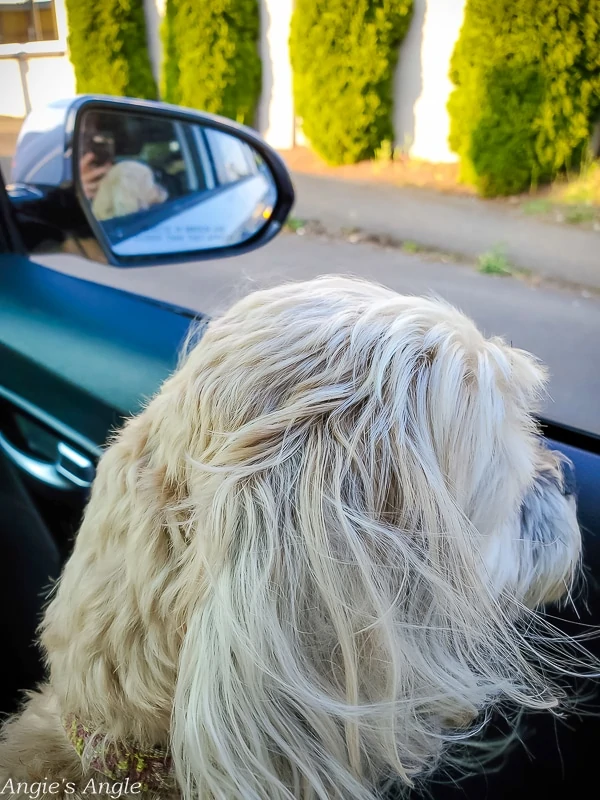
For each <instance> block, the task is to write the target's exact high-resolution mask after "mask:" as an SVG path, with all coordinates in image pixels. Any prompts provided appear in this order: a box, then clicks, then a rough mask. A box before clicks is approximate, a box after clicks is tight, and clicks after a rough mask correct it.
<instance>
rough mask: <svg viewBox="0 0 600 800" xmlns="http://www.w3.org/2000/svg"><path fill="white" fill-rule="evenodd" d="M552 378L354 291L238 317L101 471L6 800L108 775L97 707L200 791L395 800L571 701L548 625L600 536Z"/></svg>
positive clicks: (175, 379) (18, 721) (239, 310)
mask: <svg viewBox="0 0 600 800" xmlns="http://www.w3.org/2000/svg"><path fill="white" fill-rule="evenodd" d="M544 378H545V376H544V371H543V369H542V368H541V367H540V366H539V364H538V363H537V362H536V361H535V360H534V359H533V358H532V357H531V356H529V355H528V354H527V353H525V352H523V351H521V350H517V349H513V348H511V347H509V346H508V345H506V344H504V343H503V342H502V341H501V340H498V339H492V340H487V339H485V338H484V337H483V336H482V335H481V333H480V332H479V331H478V330H477V328H476V327H475V326H474V325H473V323H472V322H471V321H470V320H468V319H467V318H466V317H464V316H463V315H462V314H461V313H459V312H458V311H457V310H455V309H454V308H452V307H451V306H449V305H446V304H445V303H442V302H439V301H436V300H430V299H423V298H419V297H403V296H400V295H397V294H396V293H394V292H392V291H390V290H387V289H384V288H382V287H379V286H376V285H372V284H369V283H366V282H362V281H356V280H351V279H346V278H338V277H333V278H322V279H319V280H315V281H309V282H306V283H296V284H287V285H284V286H281V287H278V288H275V289H271V290H267V291H260V292H255V293H253V294H251V295H249V296H248V297H246V298H245V299H243V300H241V301H240V302H238V303H237V304H236V305H234V306H233V308H232V309H231V310H230V311H229V312H227V313H226V314H224V315H223V316H222V317H221V318H218V319H215V320H214V321H212V322H211V323H210V324H209V325H208V327H207V330H206V332H205V333H204V336H203V338H202V340H201V341H200V343H199V344H197V345H196V346H194V347H192V348H190V351H189V354H188V355H187V356H186V358H185V360H184V362H183V364H182V366H181V367H180V369H179V370H178V371H177V372H176V373H175V374H174V375H173V376H172V377H171V378H170V379H169V380H168V381H167V382H166V383H165V384H164V386H163V387H162V389H161V391H160V393H159V394H158V395H157V396H156V397H155V398H154V399H153V400H152V401H151V402H150V403H149V405H148V406H147V408H146V409H145V411H144V412H143V413H142V414H140V415H139V416H138V417H136V418H134V419H131V420H130V421H129V422H128V423H127V424H126V425H125V427H124V428H123V429H122V430H121V431H120V433H119V434H118V436H117V437H116V438H115V440H114V442H113V444H112V445H111V447H110V448H109V449H108V451H107V452H106V454H105V455H104V457H103V458H102V460H101V463H100V465H99V469H98V475H97V478H96V481H95V484H94V487H93V491H92V496H91V500H90V503H89V506H88V508H87V511H86V514H85V519H84V522H83V525H82V527H81V531H80V533H79V535H78V538H77V542H76V545H75V549H74V552H73V555H72V557H71V559H70V560H69V562H68V563H67V566H66V568H65V570H64V574H63V576H62V578H61V580H60V583H59V586H58V591H57V592H56V595H55V597H54V599H53V600H52V603H51V605H50V606H49V608H48V610H47V613H46V615H45V619H44V622H43V633H42V643H43V646H44V648H45V651H46V653H47V657H48V662H49V665H50V671H51V672H50V679H49V683H48V685H47V686H45V687H44V688H43V689H42V690H41V691H40V692H37V693H33V694H32V695H31V696H30V699H29V701H28V703H27V705H26V707H25V709H24V711H23V712H22V714H21V715H20V716H19V717H16V718H14V719H13V720H11V721H10V722H9V723H8V724H7V725H6V727H5V729H4V734H3V740H2V743H1V744H0V784H1V783H2V782H3V781H4V780H5V779H6V778H7V777H9V776H10V777H12V778H13V779H15V780H22V781H25V780H28V781H32V780H44V779H45V780H47V781H51V780H53V779H54V780H59V781H60V780H61V779H66V780H74V781H78V782H79V784H81V783H82V782H83V781H84V780H85V779H87V778H89V776H90V775H91V774H92V773H91V771H90V770H89V768H87V767H86V766H85V764H83V765H82V762H81V760H80V759H79V757H78V756H77V755H76V753H75V751H74V749H73V748H72V747H71V745H70V744H69V743H68V742H67V739H66V736H65V733H64V731H63V728H62V726H61V722H60V717H61V715H62V714H66V713H69V712H72V713H74V714H76V715H78V717H79V718H80V719H82V720H85V721H86V723H88V724H89V725H91V726H92V727H93V728H94V729H97V730H99V731H102V732H103V733H104V734H105V735H106V737H107V741H112V740H115V741H127V742H136V743H137V744H139V745H140V746H141V747H147V746H151V745H157V746H164V747H167V746H169V747H170V748H171V752H172V755H173V758H174V760H175V765H176V774H177V780H178V786H179V789H178V792H177V794H178V796H179V795H180V796H183V797H185V798H192V797H196V798H201V800H211V799H215V800H216V798H219V800H224V799H225V798H226V799H227V800H234V798H243V799H244V800H258V798H270V799H272V800H284V798H285V799H286V800H287V799H289V798H302V800H314V799H315V798H319V799H320V800H325V798H327V799H328V800H329V799H330V798H353V799H355V800H372V798H374V797H376V796H377V788H378V786H380V785H381V783H382V782H383V781H385V780H386V779H388V778H396V779H397V780H399V781H400V782H403V783H404V784H410V783H411V781H412V780H413V778H414V776H417V775H420V774H423V773H426V772H427V771H428V770H430V769H431V768H432V767H433V766H434V765H436V764H438V763H439V761H440V756H441V755H442V754H443V752H444V751H445V745H446V744H447V742H449V741H453V740H456V739H459V738H461V737H465V738H466V737H468V736H469V735H470V734H471V731H472V725H471V723H472V722H473V721H474V720H475V718H476V717H478V716H479V715H480V714H481V712H482V711H484V710H485V709H487V708H489V707H490V705H491V704H492V703H494V704H495V703H499V702H502V701H510V702H511V703H512V704H516V705H517V706H519V707H522V708H536V709H543V708H551V707H553V706H554V705H555V704H556V703H557V696H556V695H555V693H554V692H553V688H552V683H551V672H552V669H551V668H552V657H551V654H550V655H549V650H548V646H547V645H548V643H547V642H546V646H545V649H544V653H543V655H541V656H540V655H539V654H538V652H537V650H536V640H534V639H528V638H527V636H526V634H525V629H526V628H529V627H530V625H531V623H532V622H533V621H534V620H535V612H534V611H532V610H529V609H533V608H534V607H535V606H538V605H539V604H542V603H545V602H548V601H553V600H556V599H558V598H559V597H561V596H562V595H563V594H565V592H567V591H568V589H569V587H570V584H571V582H572V579H573V576H574V575H575V573H576V571H577V566H578V563H579V558H580V532H579V530H578V527H577V522H576V516H575V502H574V499H573V496H572V492H571V485H570V484H571V481H570V478H569V475H568V472H569V471H568V469H566V470H565V469H564V468H562V467H561V459H560V458H559V456H558V455H556V454H554V453H551V452H550V451H548V450H547V449H545V447H544V446H543V444H542V442H541V439H540V437H539V435H538V431H537V429H536V424H535V422H534V420H533V417H532V413H533V412H534V411H535V410H536V405H537V402H538V398H539V396H540V392H541V390H542V387H543V384H544ZM565 476H566V477H565ZM538 656H539V657H538ZM86 797H89V794H87V795H86Z"/></svg>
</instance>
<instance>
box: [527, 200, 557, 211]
mask: <svg viewBox="0 0 600 800" xmlns="http://www.w3.org/2000/svg"><path fill="white" fill-rule="evenodd" d="M551 210H552V202H551V201H550V200H542V199H541V198H540V199H538V200H529V202H527V203H524V205H523V211H524V212H525V213H526V214H547V213H548V211H551Z"/></svg>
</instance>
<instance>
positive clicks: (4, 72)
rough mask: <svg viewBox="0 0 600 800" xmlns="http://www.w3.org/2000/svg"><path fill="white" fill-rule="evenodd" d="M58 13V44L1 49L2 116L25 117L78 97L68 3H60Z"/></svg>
mask: <svg viewBox="0 0 600 800" xmlns="http://www.w3.org/2000/svg"><path fill="white" fill-rule="evenodd" d="M55 9H56V26H57V29H58V39H57V40H56V41H52V42H28V43H26V44H2V45H0V86H2V87H3V91H2V93H0V116H7V117H24V116H25V115H26V114H27V113H28V112H29V111H30V109H31V108H33V107H35V106H39V105H43V104H44V103H48V102H52V101H53V100H60V99H61V98H63V97H69V95H72V94H75V74H74V72H73V66H72V64H71V62H70V61H69V57H68V55H67V34H68V31H67V15H66V11H65V5H64V0H56V4H55Z"/></svg>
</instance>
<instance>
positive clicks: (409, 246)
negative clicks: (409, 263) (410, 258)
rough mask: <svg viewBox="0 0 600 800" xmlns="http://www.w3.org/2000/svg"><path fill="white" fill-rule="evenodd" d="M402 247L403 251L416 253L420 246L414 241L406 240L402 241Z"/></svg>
mask: <svg viewBox="0 0 600 800" xmlns="http://www.w3.org/2000/svg"><path fill="white" fill-rule="evenodd" d="M402 249H403V250H404V252H405V253H418V252H419V250H421V247H419V245H418V244H417V243H416V242H411V241H410V240H407V241H406V242H402Z"/></svg>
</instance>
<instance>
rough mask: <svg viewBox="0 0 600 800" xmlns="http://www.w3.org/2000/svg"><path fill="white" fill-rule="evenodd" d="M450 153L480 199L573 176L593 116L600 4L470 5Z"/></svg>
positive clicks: (460, 46)
mask: <svg viewBox="0 0 600 800" xmlns="http://www.w3.org/2000/svg"><path fill="white" fill-rule="evenodd" d="M450 78H451V80H452V82H453V83H454V84H455V87H456V88H455V89H454V91H453V92H452V94H451V96H450V100H449V102H448V111H449V113H450V146H451V147H452V149H453V150H454V151H455V152H456V153H458V155H459V157H460V162H461V176H462V178H463V179H464V180H465V181H467V182H469V183H473V184H474V185H475V186H476V187H477V189H478V190H479V192H480V193H481V194H482V195H484V196H494V195H506V194H514V193H516V192H521V191H524V190H527V189H529V188H530V187H531V186H532V185H535V184H537V183H542V182H545V181H548V180H551V179H552V178H553V177H554V176H555V175H556V174H557V173H559V172H560V171H562V170H565V169H569V168H571V169H576V168H577V167H578V166H579V164H580V161H581V157H582V154H583V153H584V151H585V147H586V143H587V141H588V139H589V136H590V133H591V125H592V122H593V120H594V119H595V118H596V117H597V115H598V114H599V113H600V0H568V1H567V0H518V2H515V0H467V4H466V8H465V19H464V23H463V27H462V30H461V32H460V36H459V39H458V42H457V44H456V47H455V50H454V53H453V56H452V62H451V68H450Z"/></svg>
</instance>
